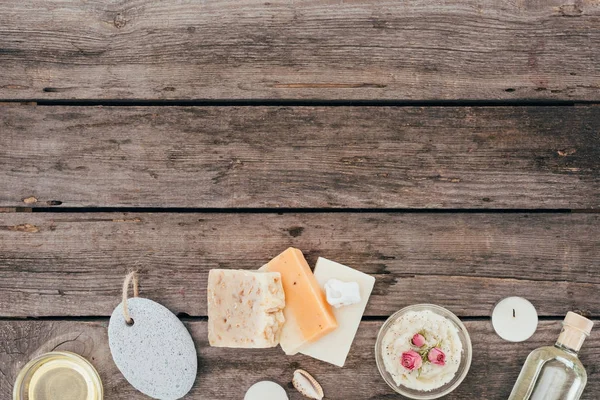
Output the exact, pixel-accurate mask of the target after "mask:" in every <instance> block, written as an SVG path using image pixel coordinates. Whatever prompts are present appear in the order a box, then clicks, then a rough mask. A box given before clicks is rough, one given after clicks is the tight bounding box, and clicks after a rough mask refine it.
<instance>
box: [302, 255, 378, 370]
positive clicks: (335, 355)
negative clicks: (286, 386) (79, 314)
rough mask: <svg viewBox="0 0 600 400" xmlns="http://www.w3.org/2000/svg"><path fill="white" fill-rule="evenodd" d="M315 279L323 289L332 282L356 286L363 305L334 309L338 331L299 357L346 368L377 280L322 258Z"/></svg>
mask: <svg viewBox="0 0 600 400" xmlns="http://www.w3.org/2000/svg"><path fill="white" fill-rule="evenodd" d="M314 274H315V278H317V282H319V285H320V286H321V288H323V290H324V288H325V283H326V282H327V281H328V280H330V279H338V280H340V281H343V282H357V283H358V285H359V287H360V298H361V300H360V303H357V304H352V305H350V306H345V307H340V308H334V309H333V314H334V315H335V319H336V320H337V322H338V328H337V329H336V330H335V331H333V332H331V333H330V334H328V335H327V336H325V337H323V338H321V339H320V340H318V341H317V342H315V343H311V344H308V345H306V346H304V347H303V348H302V349H301V350H300V353H302V354H305V355H307V356H310V357H313V358H316V359H318V360H321V361H325V362H328V363H330V364H333V365H337V366H338V367H343V366H344V364H345V363H346V357H347V356H348V353H349V352H350V348H351V346H352V342H353V341H354V336H356V332H357V331H358V326H359V325H360V321H361V319H362V316H363V314H364V312H365V308H366V307H367V302H368V301H369V297H370V296H371V292H372V291H373V286H374V285H375V278H373V277H372V276H370V275H367V274H364V273H362V272H360V271H357V270H355V269H353V268H350V267H347V266H345V265H342V264H339V263H336V262H334V261H330V260H328V259H326V258H322V257H319V259H318V260H317V266H316V267H315V271H314Z"/></svg>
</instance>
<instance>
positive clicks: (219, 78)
mask: <svg viewBox="0 0 600 400" xmlns="http://www.w3.org/2000/svg"><path fill="white" fill-rule="evenodd" d="M599 48H600V4H599V3H598V2H597V1H593V0H584V1H572V0H546V1H509V0H502V1H496V0H483V1H481V0H452V1H440V0H436V1H425V0H418V1H416V0H415V1H408V2H398V1H394V0H358V1H344V2H339V1H332V0H311V1H304V2H294V1H292V0H282V1H269V2H265V1H264V0H247V1H244V2H242V3H240V2H231V1H225V0H207V1H201V2H198V1H193V0H185V1H178V2H169V3H165V2H157V1H151V0H136V1H112V0H103V1H100V0H98V1H93V2H92V1H84V0H76V1H71V0H53V1H47V0H37V1H28V2H24V1H19V0H5V1H2V2H1V4H0V70H1V71H2V74H0V99H84V98H87V99H91V98H93V99H111V98H121V99H123V98H127V99H265V98H269V99H275V98H287V99H314V98H319V99H411V100H416V99H524V98H527V99H534V98H535V99H573V100H599V99H600V52H599V51H598V49H599Z"/></svg>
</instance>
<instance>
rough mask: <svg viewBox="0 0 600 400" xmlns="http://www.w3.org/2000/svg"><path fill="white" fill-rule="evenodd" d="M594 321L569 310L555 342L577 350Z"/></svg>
mask: <svg viewBox="0 0 600 400" xmlns="http://www.w3.org/2000/svg"><path fill="white" fill-rule="evenodd" d="M593 326H594V323H593V322H592V321H590V320H589V319H587V318H585V317H582V316H581V315H579V314H575V313H574V312H571V311H569V312H568V313H567V316H566V317H565V319H564V321H563V329H562V332H561V333H560V336H559V337H558V341H557V342H556V343H557V344H558V345H559V346H562V347H566V348H568V349H570V350H572V351H574V352H578V351H579V349H581V346H582V345H583V342H584V340H585V338H586V337H587V336H589V335H590V333H591V332H592V327H593Z"/></svg>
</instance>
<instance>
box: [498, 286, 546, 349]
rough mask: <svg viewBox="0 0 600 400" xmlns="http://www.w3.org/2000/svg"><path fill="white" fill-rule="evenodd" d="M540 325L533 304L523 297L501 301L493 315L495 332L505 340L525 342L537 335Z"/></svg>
mask: <svg viewBox="0 0 600 400" xmlns="http://www.w3.org/2000/svg"><path fill="white" fill-rule="evenodd" d="M537 324H538V315H537V311H536V310H535V307H534V306H533V304H531V303H530V302H529V301H528V300H526V299H524V298H522V297H507V298H505V299H503V300H501V301H500V302H499V303H498V304H496V307H495V308H494V312H493V313H492V325H493V326H494V330H495V331H496V333H497V334H498V336H500V337H501V338H502V339H504V340H508V341H509V342H523V341H525V340H527V339H529V338H530V337H531V335H533V334H534V333H535V330H536V329H537Z"/></svg>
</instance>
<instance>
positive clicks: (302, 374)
mask: <svg viewBox="0 0 600 400" xmlns="http://www.w3.org/2000/svg"><path fill="white" fill-rule="evenodd" d="M292 384H293V385H294V387H295V388H296V390H297V391H299V392H300V393H301V394H302V395H303V396H304V397H308V398H309V399H314V400H322V399H323V396H324V394H323V388H322V387H321V385H320V384H319V382H317V380H316V379H315V378H313V377H312V376H311V374H309V373H308V372H306V371H305V370H303V369H297V370H296V371H294V377H293V378H292Z"/></svg>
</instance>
